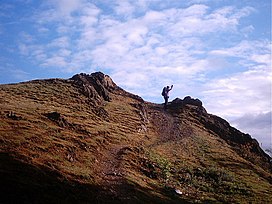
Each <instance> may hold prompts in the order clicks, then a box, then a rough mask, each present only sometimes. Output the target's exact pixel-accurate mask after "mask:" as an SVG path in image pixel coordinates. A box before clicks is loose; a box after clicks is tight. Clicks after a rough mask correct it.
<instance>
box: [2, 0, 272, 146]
mask: <svg viewBox="0 0 272 204" xmlns="http://www.w3.org/2000/svg"><path fill="white" fill-rule="evenodd" d="M0 37H1V40H0V76H1V77H0V83H2V84H5V83H16V82H20V81H27V80H32V79H37V78H39V79H42V78H70V77H71V76H73V75H74V74H76V73H80V72H87V73H92V72H95V71H102V72H104V73H105V74H108V75H110V76H111V77H112V78H113V80H114V81H115V82H116V83H117V84H118V85H119V86H121V87H122V88H124V89H126V90H128V91H130V92H132V93H135V94H138V95H140V96H141V97H143V98H144V99H145V100H147V101H151V102H156V103H161V102H162V97H161V96H160V93H161V89H162V87H163V86H165V85H171V84H173V85H174V88H173V90H172V91H171V96H170V97H171V99H174V98H176V97H179V98H183V97H184V96H187V95H190V96H192V97H194V98H199V99H200V100H202V102H203V103H204V106H205V107H206V109H207V110H208V112H209V113H213V114H216V115H218V116H221V117H223V118H225V119H227V120H228V121H229V122H230V123H231V124H232V125H233V126H235V127H237V128H238V129H240V130H241V131H243V132H245V133H249V134H251V135H252V136H253V137H254V138H257V139H258V140H259V142H260V143H262V146H263V147H264V148H266V147H268V146H269V145H271V79H272V75H271V1H270V0H239V1H237V0H187V1H183V0H131V1H130V0H117V1H113V0H108V1H105V0H104V1H103V0H93V1H92V0H47V1H38V0H35V1H34V0H1V1H0Z"/></svg>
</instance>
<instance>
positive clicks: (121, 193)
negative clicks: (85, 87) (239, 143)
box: [0, 80, 272, 203]
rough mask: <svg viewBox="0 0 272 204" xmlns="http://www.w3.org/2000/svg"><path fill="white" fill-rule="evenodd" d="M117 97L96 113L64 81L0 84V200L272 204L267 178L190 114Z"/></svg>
mask: <svg viewBox="0 0 272 204" xmlns="http://www.w3.org/2000/svg"><path fill="white" fill-rule="evenodd" d="M119 92H120V93H118V92H115V94H112V95H111V97H112V101H111V102H106V103H105V104H103V105H102V106H101V107H94V106H92V104H90V103H89V101H88V98H86V97H85V96H84V95H82V94H81V93H80V91H79V90H78V89H77V88H75V87H74V86H73V85H72V83H71V82H70V81H68V80H44V81H33V82H31V83H20V84H14V85H1V86H0V110H1V115H0V119H1V120H0V130H1V134H0V140H1V166H2V167H1V169H2V170H1V176H2V178H3V180H4V185H2V188H3V189H1V192H3V195H5V196H4V197H3V201H5V199H6V200H12V199H20V201H21V202H22V203H23V202H25V203H28V202H31V201H36V202H44V203H48V202H58V201H63V202H71V203H74V202H94V201H95V202H99V201H103V202H106V201H108V202H113V201H116V202H124V203H127V202H132V201H133V202H139V203H142V202H143V201H144V202H155V203H164V202H177V203H180V202H189V203H193V202H211V203H212V202H228V203H229V202H232V203H248V202H253V203H268V202H269V201H271V200H272V196H271V195H272V190H271V187H272V185H271V180H269V179H271V173H269V172H268V171H266V170H264V169H262V168H261V167H260V166H256V165H253V164H252V163H250V162H249V161H247V160H245V159H243V158H241V157H240V156H239V155H238V154H237V153H236V152H235V151H234V150H233V149H232V148H231V147H230V146H229V145H228V144H227V143H226V142H225V141H224V140H222V139H220V138H219V137H218V136H216V135H215V134H213V132H211V131H209V130H207V129H205V128H204V127H203V125H201V124H200V123H199V122H198V121H197V120H196V118H195V117H194V116H193V115H192V114H191V113H192V112H193V111H194V110H193V109H194V108H193V107H191V106H187V107H185V109H184V110H183V111H182V112H181V113H179V114H177V113H175V112H171V110H170V111H163V110H162V107H161V106H160V105H157V104H152V103H144V104H143V103H141V102H139V101H138V100H136V99H133V98H130V97H127V96H124V94H122V91H119ZM9 111H13V112H14V113H15V114H16V115H17V116H18V117H21V118H18V120H14V119H11V118H8V117H7V114H8V112H9ZM51 112H58V113H60V114H61V118H62V120H61V122H60V121H52V120H50V119H48V118H47V116H46V114H47V113H51ZM175 189H178V190H180V191H182V192H183V194H182V195H177V194H176V193H175V191H174V190H175ZM14 195H16V196H15V197H14ZM16 197H17V198H16Z"/></svg>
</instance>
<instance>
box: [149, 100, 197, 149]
mask: <svg viewBox="0 0 272 204" xmlns="http://www.w3.org/2000/svg"><path fill="white" fill-rule="evenodd" d="M148 117H149V121H150V122H151V123H152V126H153V128H154V131H155V132H156V133H157V135H158V136H159V137H158V140H157V142H156V143H155V144H153V145H158V144H161V143H165V142H167V141H178V140H181V139H182V138H184V137H187V136H190V135H191V134H192V129H191V128H190V127H189V126H188V125H187V124H186V123H184V122H183V116H182V114H178V113H171V112H170V110H168V109H166V110H164V109H163V107H162V105H153V106H151V107H149V116H148Z"/></svg>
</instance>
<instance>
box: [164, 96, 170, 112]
mask: <svg viewBox="0 0 272 204" xmlns="http://www.w3.org/2000/svg"><path fill="white" fill-rule="evenodd" d="M163 98H164V106H163V107H164V109H166V107H167V103H168V99H169V96H163Z"/></svg>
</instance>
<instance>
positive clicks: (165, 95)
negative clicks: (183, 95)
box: [162, 85, 173, 109]
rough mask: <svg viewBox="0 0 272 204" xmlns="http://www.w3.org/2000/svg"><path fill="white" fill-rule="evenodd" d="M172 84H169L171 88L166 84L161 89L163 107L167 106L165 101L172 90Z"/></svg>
mask: <svg viewBox="0 0 272 204" xmlns="http://www.w3.org/2000/svg"><path fill="white" fill-rule="evenodd" d="M172 88H173V85H171V88H170V87H169V86H166V87H164V88H163V89H162V96H163V98H164V109H166V108H167V103H168V99H169V92H170V91H171V90H172Z"/></svg>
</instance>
